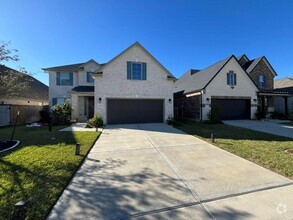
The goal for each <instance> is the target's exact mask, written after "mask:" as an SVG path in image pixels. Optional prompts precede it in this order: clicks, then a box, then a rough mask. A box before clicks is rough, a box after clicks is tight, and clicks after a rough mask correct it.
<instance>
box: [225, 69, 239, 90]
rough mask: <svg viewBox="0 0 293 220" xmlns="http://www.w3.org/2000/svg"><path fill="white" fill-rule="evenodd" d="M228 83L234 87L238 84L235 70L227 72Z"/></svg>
mask: <svg viewBox="0 0 293 220" xmlns="http://www.w3.org/2000/svg"><path fill="white" fill-rule="evenodd" d="M227 85H228V86H230V87H232V88H234V87H235V86H236V85H237V74H236V73H235V72H234V71H233V70H229V72H228V73H227Z"/></svg>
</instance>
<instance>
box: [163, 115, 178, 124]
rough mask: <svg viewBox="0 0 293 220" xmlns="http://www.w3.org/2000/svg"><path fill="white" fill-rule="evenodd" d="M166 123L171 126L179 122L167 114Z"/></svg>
mask: <svg viewBox="0 0 293 220" xmlns="http://www.w3.org/2000/svg"><path fill="white" fill-rule="evenodd" d="M166 122H167V124H168V125H172V126H180V123H179V122H178V121H176V120H175V119H174V118H173V117H171V116H169V117H168V119H167V120H166Z"/></svg>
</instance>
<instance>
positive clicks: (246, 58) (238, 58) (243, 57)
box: [237, 54, 249, 62]
mask: <svg viewBox="0 0 293 220" xmlns="http://www.w3.org/2000/svg"><path fill="white" fill-rule="evenodd" d="M241 59H245V60H246V62H248V61H249V58H248V57H247V56H246V54H242V55H241V56H239V57H237V60H238V61H240V60H241Z"/></svg>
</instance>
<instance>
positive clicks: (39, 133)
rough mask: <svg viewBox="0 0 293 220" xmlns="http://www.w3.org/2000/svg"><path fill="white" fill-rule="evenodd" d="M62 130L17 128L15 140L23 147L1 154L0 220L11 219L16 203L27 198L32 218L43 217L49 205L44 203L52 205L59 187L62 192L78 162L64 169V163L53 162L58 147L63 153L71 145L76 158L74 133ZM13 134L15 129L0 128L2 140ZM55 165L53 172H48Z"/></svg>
mask: <svg viewBox="0 0 293 220" xmlns="http://www.w3.org/2000/svg"><path fill="white" fill-rule="evenodd" d="M59 129H60V127H53V130H52V131H48V127H37V128H27V127H25V126H24V125H22V126H17V127H16V132H15V139H17V140H20V141H21V143H20V145H19V146H17V147H16V148H14V149H12V150H9V151H5V152H2V153H0V173H1V177H0V200H1V201H2V203H1V206H0V216H1V217H0V219H1V218H4V219H10V218H11V215H12V212H13V208H14V205H15V203H16V202H19V201H21V200H25V199H30V202H29V215H31V214H32V216H30V217H31V218H37V219H38V218H40V216H44V210H47V209H48V208H47V207H46V206H48V204H42V203H44V201H47V202H49V203H52V195H53V196H55V197H56V188H57V189H60V188H61V189H63V188H64V187H65V186H66V184H67V183H68V180H69V179H70V177H71V175H72V173H73V172H74V170H76V168H77V167H78V163H77V162H76V161H73V162H66V166H64V161H61V160H60V161H59V160H57V159H54V154H56V153H58V152H59V151H58V150H57V148H58V146H60V150H61V151H60V152H61V153H62V152H63V153H64V151H62V147H66V145H71V146H73V148H72V150H70V154H72V155H73V154H74V149H75V148H74V146H75V143H76V142H77V140H76V138H75V136H74V134H73V133H72V132H59V131H58V130H59ZM11 131H12V127H5V128H0V140H5V139H7V138H9V137H10V134H11ZM53 145H55V146H54V147H53ZM56 145H57V148H56ZM71 146H70V147H71ZM28 147H29V148H28ZM64 149H65V148H64ZM56 150H57V151H56ZM47 155H50V161H47V160H45V158H46V157H47ZM80 157H84V153H82V152H81V155H80ZM57 158H58V157H57ZM52 166H54V169H52V170H53V171H54V172H53V173H51V172H50V173H49V170H50V169H51V167H52ZM64 173H65V174H66V175H63V174H64ZM61 174H62V175H61ZM54 190H55V191H54ZM53 199H54V198H53ZM45 215H46V213H45Z"/></svg>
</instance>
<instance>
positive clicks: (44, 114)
mask: <svg viewBox="0 0 293 220" xmlns="http://www.w3.org/2000/svg"><path fill="white" fill-rule="evenodd" d="M51 122H52V117H51V111H50V107H49V106H48V105H46V106H44V107H43V109H42V110H41V111H40V123H42V124H50V123H51Z"/></svg>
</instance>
